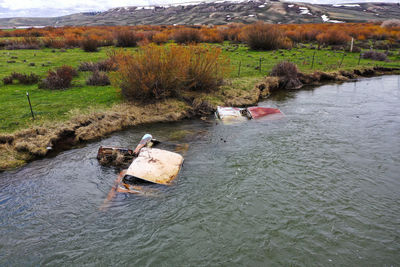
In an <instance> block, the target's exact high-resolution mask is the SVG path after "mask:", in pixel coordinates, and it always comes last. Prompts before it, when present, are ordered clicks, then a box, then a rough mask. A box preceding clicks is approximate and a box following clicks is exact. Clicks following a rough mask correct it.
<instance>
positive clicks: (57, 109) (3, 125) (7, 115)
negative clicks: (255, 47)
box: [0, 43, 400, 133]
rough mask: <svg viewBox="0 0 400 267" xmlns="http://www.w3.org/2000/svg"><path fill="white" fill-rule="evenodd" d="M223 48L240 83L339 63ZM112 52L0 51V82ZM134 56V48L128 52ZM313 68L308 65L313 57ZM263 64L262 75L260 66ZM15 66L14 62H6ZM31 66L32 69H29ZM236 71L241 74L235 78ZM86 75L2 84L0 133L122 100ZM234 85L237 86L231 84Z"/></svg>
mask: <svg viewBox="0 0 400 267" xmlns="http://www.w3.org/2000/svg"><path fill="white" fill-rule="evenodd" d="M217 46H220V47H221V48H223V49H224V54H225V55H226V56H227V57H229V58H230V63H231V67H232V68H231V70H232V71H231V73H230V78H232V79H234V80H235V81H236V84H237V83H240V81H237V80H240V79H243V80H246V79H247V80H248V78H249V77H254V78H257V77H263V76H266V75H268V73H269V72H270V71H271V69H272V67H273V66H274V65H275V64H276V63H278V62H280V61H283V60H289V61H291V62H294V63H296V64H297V65H298V67H299V69H300V70H301V71H303V72H312V71H315V70H322V71H334V70H338V69H339V65H340V62H341V61H342V58H343V52H342V51H336V52H335V51H331V50H312V49H309V48H301V49H297V48H294V49H292V50H277V51H268V52H266V51H250V50H249V49H248V48H247V47H246V46H244V45H230V44H228V43H225V44H224V45H217ZM112 49H113V48H111V47H106V48H104V47H103V48H101V49H100V51H99V52H95V53H86V52H83V51H82V50H81V49H77V48H76V49H67V50H66V52H61V51H60V50H58V49H56V50H52V49H42V50H0V79H3V78H4V77H5V76H7V75H9V74H11V73H12V72H14V71H15V72H21V73H31V72H33V73H35V74H38V75H40V76H41V77H43V78H44V77H45V75H46V73H47V71H48V70H49V69H53V68H55V67H58V66H62V65H70V66H73V67H78V66H79V64H80V62H82V61H98V60H101V59H105V58H107V52H108V51H110V50H112ZM128 50H132V51H134V50H135V49H128ZM314 53H315V56H314V64H312V59H313V55H314ZM260 59H261V70H260V68H259V66H260ZM389 59H390V62H379V61H372V60H364V59H361V61H360V65H358V61H359V53H346V54H345V57H344V58H343V62H342V64H341V66H340V69H354V68H357V67H372V66H374V65H380V66H387V67H400V55H399V53H398V52H393V56H390V57H389ZM7 61H15V63H7ZM30 63H34V64H35V65H34V66H30ZM239 66H240V73H239ZM89 75H90V72H79V76H78V77H77V78H75V79H74V80H73V86H72V87H71V88H69V89H67V90H59V91H58V90H54V91H53V90H45V89H38V85H21V84H13V85H3V83H2V82H1V83H0V133H10V132H13V131H16V130H19V129H23V128H26V127H29V126H31V125H32V124H40V123H42V122H44V121H57V122H59V121H63V120H67V119H68V118H70V117H71V116H72V115H76V114H79V113H85V112H87V111H88V110H93V109H106V108H109V107H111V106H112V105H113V104H116V103H120V102H122V101H123V99H122V98H121V96H120V94H119V90H118V89H117V88H113V87H112V86H87V85H86V84H85V81H86V79H87V77H88V76H89ZM233 84H235V82H234V83H233ZM26 92H29V94H30V98H31V102H32V107H33V110H34V115H35V116H36V120H35V121H34V122H33V121H32V118H31V114H30V109H29V105H28V101H27V97H26Z"/></svg>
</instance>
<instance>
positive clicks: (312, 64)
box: [311, 51, 315, 69]
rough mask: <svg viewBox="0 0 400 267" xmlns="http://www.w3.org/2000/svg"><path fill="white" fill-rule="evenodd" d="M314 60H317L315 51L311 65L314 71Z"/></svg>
mask: <svg viewBox="0 0 400 267" xmlns="http://www.w3.org/2000/svg"><path fill="white" fill-rule="evenodd" d="M314 59H315V51H314V54H313V56H312V64H311V69H313V68H314Z"/></svg>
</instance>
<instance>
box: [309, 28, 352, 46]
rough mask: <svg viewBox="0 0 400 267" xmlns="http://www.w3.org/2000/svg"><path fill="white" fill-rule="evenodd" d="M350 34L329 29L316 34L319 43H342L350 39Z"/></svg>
mask: <svg viewBox="0 0 400 267" xmlns="http://www.w3.org/2000/svg"><path fill="white" fill-rule="evenodd" d="M350 39H351V38H350V36H348V35H347V34H345V33H344V32H342V31H339V30H329V31H327V32H326V33H320V34H318V35H317V41H318V43H320V44H327V45H342V44H346V43H347V42H348V41H350Z"/></svg>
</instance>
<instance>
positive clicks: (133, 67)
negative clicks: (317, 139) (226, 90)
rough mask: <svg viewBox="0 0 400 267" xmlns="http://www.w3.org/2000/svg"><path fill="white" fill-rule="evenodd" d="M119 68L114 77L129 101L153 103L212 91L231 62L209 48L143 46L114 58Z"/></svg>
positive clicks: (217, 51) (215, 49)
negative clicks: (188, 93) (171, 97)
mask: <svg viewBox="0 0 400 267" xmlns="http://www.w3.org/2000/svg"><path fill="white" fill-rule="evenodd" d="M111 58H112V59H113V60H114V61H115V62H116V63H117V65H118V66H119V68H118V70H117V71H116V73H115V74H114V76H113V79H112V82H113V84H114V85H116V86H118V87H119V88H121V93H122V95H123V96H124V97H125V98H127V99H128V100H153V99H160V98H165V97H170V96H176V95H179V93H180V92H181V91H182V90H197V91H211V90H215V89H216V88H217V86H218V85H219V84H220V83H221V81H222V79H223V77H224V75H225V74H226V73H227V70H228V61H227V60H226V59H225V58H224V57H223V56H222V53H221V49H218V48H215V47H210V46H178V45H171V46H156V45H154V44H150V45H148V46H144V47H140V48H139V50H138V52H136V53H130V52H124V51H119V52H116V53H115V54H114V55H112V57H111Z"/></svg>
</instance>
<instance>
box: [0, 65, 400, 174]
mask: <svg viewBox="0 0 400 267" xmlns="http://www.w3.org/2000/svg"><path fill="white" fill-rule="evenodd" d="M393 74H400V69H398V68H384V67H373V68H362V69H354V70H353V71H344V70H340V71H335V72H322V71H315V72H313V73H310V74H306V73H299V74H298V77H297V78H298V79H299V80H300V82H301V83H302V87H300V88H303V87H305V86H307V87H308V86H320V85H323V84H328V83H336V82H346V81H350V80H355V79H359V78H364V77H374V76H381V75H393ZM284 79H285V78H284V77H272V76H267V77H264V78H260V79H259V81H258V82H256V84H255V85H254V86H253V87H252V88H251V89H250V90H244V89H243V88H237V86H235V85H234V84H232V83H231V82H229V81H228V82H227V83H226V84H225V85H223V86H221V89H220V90H219V91H217V92H214V93H210V94H205V93H188V94H185V95H183V96H182V97H181V98H180V99H166V100H163V101H161V102H158V103H155V104H147V105H143V104H139V103H130V104H129V103H124V104H118V105H115V106H113V107H112V108H110V109H108V110H105V111H101V112H92V113H90V114H84V115H78V116H76V117H74V118H72V119H71V120H69V121H66V122H60V123H57V124H50V123H45V124H43V125H41V126H34V127H31V128H28V129H24V130H20V131H17V132H15V133H12V134H0V172H1V171H5V170H11V169H15V168H18V167H21V166H23V165H25V164H27V163H28V162H31V161H33V160H36V159H40V158H44V157H47V156H53V155H55V154H57V153H59V152H61V151H65V150H68V149H71V148H74V147H76V146H79V145H83V144H85V143H87V142H91V141H95V140H99V139H101V138H104V137H106V136H108V135H110V134H112V133H114V132H117V131H121V130H124V129H127V128H130V127H133V126H138V125H142V124H147V123H156V122H174V121H179V120H183V119H192V118H195V117H201V116H207V115H209V114H212V113H213V112H214V111H215V110H216V107H217V106H218V105H225V106H240V107H243V106H250V105H255V104H257V103H258V102H259V101H260V100H261V99H265V98H266V97H268V96H269V95H270V94H271V93H273V92H275V91H278V90H281V89H282V87H283V86H284V84H285V83H284ZM257 80H258V79H257ZM300 88H297V89H300Z"/></svg>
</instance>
